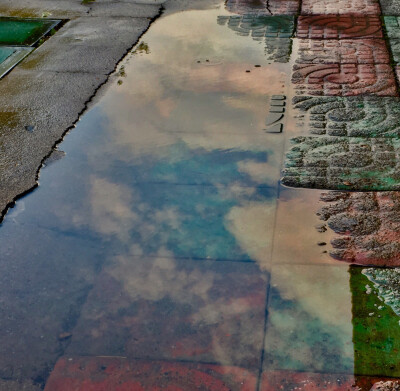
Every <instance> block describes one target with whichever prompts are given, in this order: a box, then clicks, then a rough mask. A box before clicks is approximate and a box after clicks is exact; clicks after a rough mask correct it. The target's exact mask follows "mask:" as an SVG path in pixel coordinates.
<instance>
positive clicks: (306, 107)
mask: <svg viewBox="0 0 400 391" xmlns="http://www.w3.org/2000/svg"><path fill="white" fill-rule="evenodd" d="M293 105H294V107H295V108H296V109H298V110H299V114H298V115H297V118H298V119H299V125H300V126H301V127H304V129H306V130H307V131H309V132H310V133H312V134H318V135H324V134H327V135H330V136H351V137H399V136H400V99H399V98H392V97H374V96H357V97H309V96H298V97H295V98H293Z"/></svg>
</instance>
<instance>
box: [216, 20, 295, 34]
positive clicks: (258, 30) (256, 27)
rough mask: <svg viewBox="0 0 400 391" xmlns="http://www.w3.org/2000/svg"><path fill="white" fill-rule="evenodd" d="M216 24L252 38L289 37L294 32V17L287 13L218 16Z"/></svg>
mask: <svg viewBox="0 0 400 391" xmlns="http://www.w3.org/2000/svg"><path fill="white" fill-rule="evenodd" d="M218 24H220V25H227V26H228V27H229V28H230V29H231V30H233V31H236V32H237V33H238V34H239V35H245V36H249V35H251V36H252V37H254V38H263V37H267V38H290V37H291V36H292V35H293V33H294V17H293V16H289V15H280V16H269V15H262V16H260V15H252V14H250V15H244V16H219V17H218Z"/></svg>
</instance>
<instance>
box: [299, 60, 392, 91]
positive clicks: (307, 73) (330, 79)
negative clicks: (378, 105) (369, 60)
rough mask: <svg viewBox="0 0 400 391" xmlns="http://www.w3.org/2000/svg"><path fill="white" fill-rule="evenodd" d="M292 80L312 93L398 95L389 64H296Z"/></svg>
mask: <svg viewBox="0 0 400 391" xmlns="http://www.w3.org/2000/svg"><path fill="white" fill-rule="evenodd" d="M292 82H293V83H294V84H295V85H296V90H297V93H298V94H301V95H312V96H356V95H377V96H397V86H396V81H395V77H394V74H393V71H392V68H391V66H390V65H387V64H296V65H294V67H293V75H292Z"/></svg>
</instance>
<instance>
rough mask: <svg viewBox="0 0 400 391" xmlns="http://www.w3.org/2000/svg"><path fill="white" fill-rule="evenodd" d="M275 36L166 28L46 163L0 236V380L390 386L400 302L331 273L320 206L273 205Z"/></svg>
mask: <svg viewBox="0 0 400 391" xmlns="http://www.w3.org/2000/svg"><path fill="white" fill-rule="evenodd" d="M289 3H290V4H289ZM285 4H286V3H285ZM293 4H294V5H296V7H297V2H294V1H293ZM293 4H291V2H290V1H289V2H287V4H286V5H287V7H289V6H290V9H292V8H293V9H296V10H297V8H294V5H293ZM273 18H275V17H272V16H269V17H268V18H260V17H259V16H254V15H253V16H249V17H245V16H240V15H233V14H231V13H229V12H228V11H227V10H225V9H224V7H223V6H222V5H221V6H220V7H219V8H217V9H212V10H205V11H186V12H180V13H177V14H173V15H169V16H165V17H162V18H161V19H159V20H158V21H156V22H155V23H154V24H153V25H152V27H151V28H150V30H149V31H148V32H147V33H146V34H145V36H143V37H142V42H141V43H140V44H139V45H138V47H137V48H135V49H134V50H133V51H132V53H131V54H130V55H128V57H127V58H126V59H125V60H124V62H123V64H121V66H120V67H119V69H118V72H117V73H116V76H115V78H114V83H113V85H112V86H111V87H110V88H109V89H108V90H107V92H106V93H105V94H104V96H103V97H102V98H101V99H100V101H99V102H98V103H97V104H96V105H95V106H94V107H93V108H92V109H91V110H90V111H89V112H88V113H86V114H85V115H84V116H83V118H82V119H81V121H80V122H79V123H78V125H77V126H76V129H74V130H73V131H72V132H70V134H68V135H67V137H66V138H65V140H64V142H63V143H62V144H61V145H60V146H59V149H60V151H57V152H56V153H54V154H53V155H52V156H51V157H50V159H49V160H48V161H46V162H45V167H44V168H43V169H42V171H41V174H40V186H39V188H38V189H37V190H35V191H34V192H33V193H32V194H30V195H28V196H26V197H24V198H23V199H21V200H19V201H18V202H17V203H16V206H15V207H14V208H13V209H11V210H10V212H9V213H8V214H7V215H6V218H5V220H4V222H3V224H2V226H1V229H0V235H1V243H2V245H1V246H0V268H1V270H2V273H1V274H0V297H1V299H2V301H1V304H0V310H1V313H2V315H3V316H2V317H0V344H1V345H2V347H3V352H4V353H3V354H0V377H1V378H3V379H12V380H13V381H20V382H33V383H34V384H36V385H37V387H38V389H40V388H43V387H44V386H45V384H46V382H47V380H48V379H49V377H50V380H49V381H48V383H47V387H46V390H49V391H50V390H52V391H54V390H58V391H59V390H71V389H84V388H82V387H84V386H83V385H84V384H86V385H89V386H93V385H97V386H98V385H99V384H102V385H104V386H105V387H109V388H110V389H116V387H117V386H116V385H117V384H124V385H125V386H126V389H151V387H154V388H155V387H168V386H170V387H174V386H175V387H178V386H179V387H181V388H180V389H185V390H189V389H190V390H192V389H194V388H195V387H200V388H199V389H201V387H205V388H204V389H207V390H213V389H215V390H225V389H226V390H254V391H255V390H264V391H265V390H269V389H271V390H272V389H274V387H275V386H274V384H277V382H278V384H279V382H280V384H284V381H283V380H282V377H284V378H285V379H297V380H298V379H302V376H304V374H305V373H307V374H309V375H308V378H309V379H311V380H312V381H315V382H317V381H321V384H323V383H324V382H329V381H330V379H332V378H335V377H337V378H339V377H340V378H341V379H342V380H341V381H342V382H343V384H349V383H348V382H350V381H353V383H351V384H354V377H356V378H357V381H358V382H359V383H360V382H361V383H362V382H365V381H366V380H365V379H364V377H365V376H366V375H373V376H375V377H379V378H384V377H385V376H386V377H387V376H397V375H398V374H397V372H396V370H395V369H393V368H392V365H393V364H392V363H393V362H394V361H395V353H396V352H397V343H396V342H395V341H394V342H393V337H392V335H396V334H393V333H397V332H398V331H397V327H400V326H398V324H399V323H398V320H399V319H398V317H399V315H398V311H399V310H398V305H397V304H396V303H395V304H396V305H395V304H393V302H392V301H390V297H392V296H393V295H394V297H396V298H397V294H398V292H397V290H395V289H392V291H393V292H394V293H393V295H392V296H391V293H390V292H389V291H387V290H385V291H384V292H383V293H382V288H380V286H379V283H380V282H379V281H380V278H386V279H388V280H389V281H397V280H396V278H397V276H395V275H394V276H383V277H382V276H380V275H379V273H378V271H376V270H375V269H372V270H370V268H369V269H367V268H365V270H364V269H362V268H359V267H354V266H351V267H349V266H348V265H347V264H346V263H344V262H338V261H335V260H333V259H332V258H331V257H330V256H329V252H330V251H332V245H331V244H330V242H331V240H332V239H333V238H335V237H336V236H335V235H336V233H335V232H333V231H332V230H328V229H327V228H326V224H329V223H325V222H324V221H321V219H320V217H319V216H318V215H317V213H318V210H319V209H320V208H322V207H323V202H322V201H320V197H321V192H320V191H313V190H306V189H289V188H285V187H280V186H279V178H280V173H281V166H282V159H283V156H284V149H285V146H286V145H287V144H288V139H289V138H290V137H291V136H293V135H300V134H301V130H300V128H299V127H298V126H297V125H296V123H297V122H298V121H299V118H298V117H297V115H298V113H294V112H292V109H291V108H288V106H289V102H291V99H292V97H293V96H294V91H293V89H292V88H291V87H290V73H291V69H292V67H293V64H294V59H293V58H290V59H289V55H290V53H291V50H292V40H291V39H290V36H291V34H292V32H293V26H294V24H293V23H294V22H293V18H292V17H284V18H283V17H277V19H273ZM177 26H179V28H177ZM271 35H273V37H271ZM266 45H267V46H266ZM268 45H269V46H268ZM274 45H275V46H274ZM288 45H289V46H288ZM268 47H269V48H271V47H276V48H277V50H276V51H274V50H275V49H274V50H272V52H273V53H272V52H271V51H270V50H269V49H268ZM293 47H294V49H295V50H298V47H299V45H298V43H296V42H295V43H294V46H293ZM271 53H272V54H271ZM275 54H277V55H275ZM335 99H336V98H335ZM339 101H340V100H339ZM335 102H336V100H335ZM388 102H389V101H388ZM390 102H391V100H390ZM329 118H330V117H329ZM329 118H328V119H325V118H323V119H322V120H324V121H325V120H326V121H329ZM307 120H308V119H307ZM360 121H361V120H360ZM387 140H388V141H387V142H388V143H389V142H390V141H391V139H387ZM61 150H62V151H61ZM388 178H389V179H390V177H388ZM318 227H319V228H318ZM322 227H324V228H322ZM299 232H300V234H299ZM322 243H324V244H322ZM270 281H271V284H270ZM367 286H368V287H369V288H367ZM382 297H383V299H382ZM365 301H368V308H369V307H371V306H372V307H374V306H375V304H376V305H379V306H382V308H384V311H385V318H384V319H385V320H386V319H387V322H385V323H383V322H382V321H381V318H379V317H372V316H371V317H369V318H366V317H365V316H366V315H365V312H364V310H365V307H364V302H365ZM382 311H383V310H382ZM396 311H397V312H396ZM382 313H383V312H382ZM365 322H367V326H365V327H368V330H371V332H370V334H369V341H370V342H371V341H372V342H371V343H370V344H367V343H366V338H367V337H366V333H365V330H364V328H363V327H364V325H365V324H366V323H365ZM375 330H378V331H377V332H375ZM375 340H376V344H375V345H374V341H375ZM392 342H393V343H392ZM374 349H375V350H374ZM371 354H373V355H376V356H377V357H378V355H379V357H380V360H381V361H380V362H381V363H384V362H385V360H388V361H387V362H388V363H389V364H388V365H386V364H382V365H380V364H379V363H375V364H376V365H374V366H373V363H372V362H371V360H367V359H366V357H369V355H371ZM160 373H165V376H163V377H161V376H160ZM336 374H337V375H336ZM277 379H278V380H277ZM279 379H281V380H279ZM315 379H317V380H315ZM318 379H320V380H318ZM321 379H322V380H321ZM349 379H350V380H349ZM351 379H352V380H351ZM297 380H296V381H297ZM311 380H310V381H311ZM293 381H294V380H293ZM299 381H300V380H299ZM149 382H152V383H151V384H150V383H149ZM274 382H275V383H274ZM346 382H347V383H346ZM361 383H360V384H361ZM89 386H88V387H89ZM139 386H140V387H144V388H135V387H139ZM74 387H75V388H74ZM79 387H81V388H79ZM93 387H95V386H93ZM271 387H272V388H271ZM275 389H277V388H275ZM287 389H288V390H289V389H290V388H287ZM310 389H311V388H310ZM343 389H344V388H343ZM348 389H352V388H348Z"/></svg>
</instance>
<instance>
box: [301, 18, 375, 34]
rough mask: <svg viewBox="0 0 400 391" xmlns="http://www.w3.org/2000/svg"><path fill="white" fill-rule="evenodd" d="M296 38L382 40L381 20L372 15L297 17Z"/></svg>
mask: <svg viewBox="0 0 400 391" xmlns="http://www.w3.org/2000/svg"><path fill="white" fill-rule="evenodd" d="M297 38H304V39H305V38H311V39H359V38H363V39H364V38H383V32H382V25H381V20H380V19H379V17H377V16H372V15H329V16H328V15H327V16H325V15H314V16H299V19H298V26H297Z"/></svg>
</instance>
